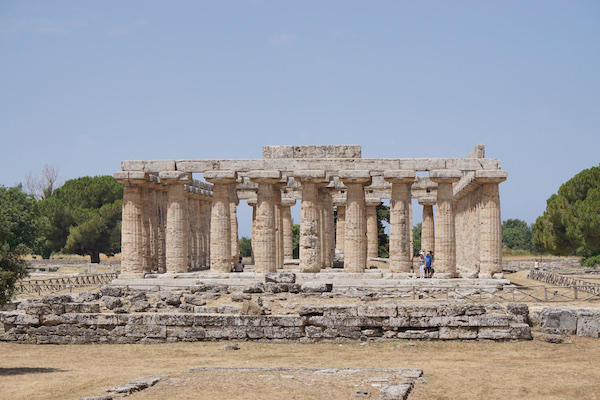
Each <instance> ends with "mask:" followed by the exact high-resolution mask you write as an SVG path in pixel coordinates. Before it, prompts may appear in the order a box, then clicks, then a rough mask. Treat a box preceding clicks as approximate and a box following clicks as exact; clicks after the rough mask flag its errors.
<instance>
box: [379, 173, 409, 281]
mask: <svg viewBox="0 0 600 400" xmlns="http://www.w3.org/2000/svg"><path fill="white" fill-rule="evenodd" d="M384 179H385V180H386V181H388V182H390V183H391V184H392V195H391V198H390V272H411V271H412V245H411V232H412V222H411V207H410V204H411V194H410V187H411V185H412V184H413V182H414V181H415V172H414V171H408V170H390V171H385V173H384Z"/></svg>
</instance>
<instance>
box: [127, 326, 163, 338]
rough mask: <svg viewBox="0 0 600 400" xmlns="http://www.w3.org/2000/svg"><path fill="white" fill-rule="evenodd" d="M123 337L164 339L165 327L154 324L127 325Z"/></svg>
mask: <svg viewBox="0 0 600 400" xmlns="http://www.w3.org/2000/svg"><path fill="white" fill-rule="evenodd" d="M125 335H126V336H128V337H133V338H166V337H167V327H166V326H161V325H154V324H145V325H141V324H128V325H127V326H126V327H125Z"/></svg>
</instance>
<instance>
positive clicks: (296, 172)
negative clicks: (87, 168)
mask: <svg viewBox="0 0 600 400" xmlns="http://www.w3.org/2000/svg"><path fill="white" fill-rule="evenodd" d="M194 174H196V175H194ZM195 177H196V178H200V177H203V178H204V181H205V182H203V181H199V180H196V179H194V178H195ZM506 177H507V173H506V171H503V170H501V169H500V162H499V161H498V160H495V159H488V158H485V155H484V146H483V145H478V146H476V147H475V149H474V150H473V151H472V152H471V153H470V154H469V155H468V156H467V157H465V158H386V159H376V158H362V157H361V147H360V146H355V145H333V146H264V147H263V158H262V159H242V160H148V161H124V162H122V164H121V171H119V172H117V173H115V178H116V179H117V180H118V181H119V182H121V183H123V184H124V193H123V225H122V276H130V277H140V276H143V275H144V274H146V273H149V272H152V271H164V272H165V273H166V274H167V275H175V274H180V273H184V272H187V271H188V269H189V268H193V267H201V266H205V267H210V271H211V272H215V273H217V272H220V273H227V272H229V271H230V269H231V266H232V264H233V263H235V262H236V261H237V258H238V257H239V249H238V233H237V226H238V224H237V212H236V210H237V207H238V206H240V200H245V201H246V202H247V204H248V205H250V206H252V207H253V221H252V245H253V252H254V260H255V266H254V268H255V269H254V270H255V273H259V274H260V273H267V272H276V271H277V270H280V269H282V268H284V264H285V263H286V260H288V259H290V258H291V256H292V254H291V253H292V234H291V232H292V229H291V225H292V220H291V215H290V207H291V206H292V205H294V204H296V202H299V203H300V206H301V217H300V263H299V272H305V273H311V272H318V271H320V270H322V269H324V268H330V267H332V266H333V259H334V255H335V253H336V250H337V251H339V252H342V253H343V254H344V271H345V272H348V273H364V271H365V268H366V267H367V260H368V258H372V257H377V221H376V213H375V209H376V206H377V205H378V204H381V202H382V200H389V203H390V251H389V254H390V258H389V271H390V272H391V273H394V274H398V275H401V274H406V275H407V276H408V275H409V274H411V273H412V272H413V256H412V249H413V246H412V212H413V210H412V207H413V201H412V200H413V199H417V201H416V202H414V206H417V204H418V205H420V206H422V207H423V210H422V212H423V225H422V227H423V228H422V244H423V248H424V249H425V250H428V251H429V250H430V251H433V252H434V255H435V266H436V271H437V274H436V276H437V277H438V278H453V277H458V276H459V275H460V276H468V277H471V278H473V277H480V278H492V277H501V272H502V267H501V262H502V252H501V243H502V241H501V220H500V197H499V191H498V184H499V183H500V182H503V181H504V180H506ZM434 209H435V212H434ZM334 210H336V211H337V220H336V219H335V218H334ZM334 227H335V228H334Z"/></svg>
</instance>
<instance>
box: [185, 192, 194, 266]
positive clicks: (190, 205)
mask: <svg viewBox="0 0 600 400" xmlns="http://www.w3.org/2000/svg"><path fill="white" fill-rule="evenodd" d="M190 189H191V190H193V188H189V189H188V192H187V193H186V209H187V218H186V219H187V224H188V265H189V266H190V267H191V268H194V267H196V226H195V225H196V210H195V209H194V199H193V198H192V193H191V192H190Z"/></svg>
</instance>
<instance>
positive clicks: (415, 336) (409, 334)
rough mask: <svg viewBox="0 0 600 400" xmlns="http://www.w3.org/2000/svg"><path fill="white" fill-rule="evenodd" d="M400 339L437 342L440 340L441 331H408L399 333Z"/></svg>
mask: <svg viewBox="0 0 600 400" xmlns="http://www.w3.org/2000/svg"><path fill="white" fill-rule="evenodd" d="M397 338H398V339H411V340H437V339H439V331H438V329H437V328H432V329H407V330H403V331H399V332H398V335H397Z"/></svg>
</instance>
